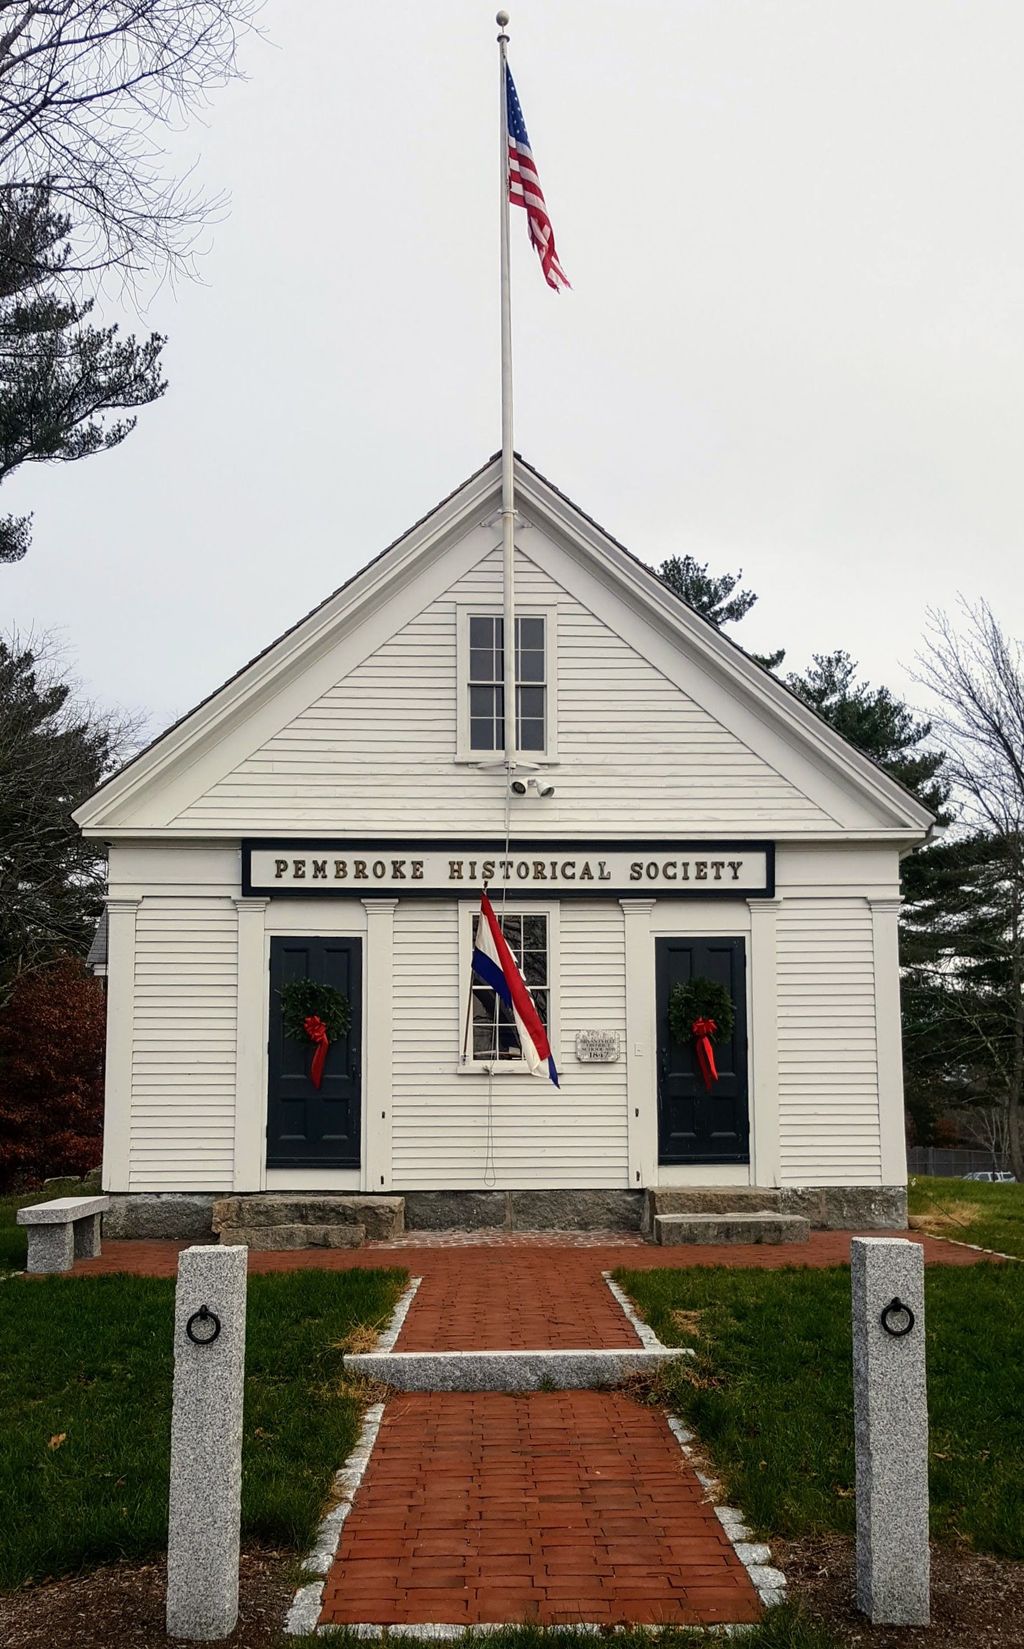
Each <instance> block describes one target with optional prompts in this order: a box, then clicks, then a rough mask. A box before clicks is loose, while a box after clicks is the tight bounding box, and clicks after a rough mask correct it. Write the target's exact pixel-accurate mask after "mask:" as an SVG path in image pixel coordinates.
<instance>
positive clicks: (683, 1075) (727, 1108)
mask: <svg viewBox="0 0 1024 1649" xmlns="http://www.w3.org/2000/svg"><path fill="white" fill-rule="evenodd" d="M654 944H655V973H656V989H657V1007H658V1161H659V1162H666V1163H673V1162H749V1161H750V1118H749V1112H748V1103H747V993H746V953H745V949H744V943H743V940H742V939H656V940H655V942H654ZM701 975H703V976H704V977H705V978H707V979H713V980H715V982H716V983H717V984H720V985H724V986H725V988H726V990H727V991H729V993H730V994H731V996H732V1001H733V1009H734V1012H735V1024H734V1025H733V1033H732V1037H731V1039H730V1041H728V1042H716V1044H715V1064H716V1066H717V1067H718V1081H717V1082H716V1083H715V1085H714V1087H713V1088H712V1089H711V1092H710V1093H709V1092H708V1091H707V1089H706V1088H705V1086H704V1081H703V1078H702V1077H701V1074H700V1071H699V1069H698V1066H697V1059H696V1054H695V1051H694V1047H693V1043H692V1041H690V1040H689V1039H688V1040H687V1041H686V1042H682V1043H679V1042H676V1040H675V1038H674V1037H673V1035H672V1032H671V1030H670V1028H669V1022H668V1002H669V996H670V995H671V992H672V989H673V987H674V986H675V985H677V984H686V983H687V981H688V980H690V979H692V978H694V977H697V976H701Z"/></svg>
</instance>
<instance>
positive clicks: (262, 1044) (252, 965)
mask: <svg viewBox="0 0 1024 1649" xmlns="http://www.w3.org/2000/svg"><path fill="white" fill-rule="evenodd" d="M269 903H270V901H269V900H268V899H236V900H235V909H236V911H237V912H238V1019H237V1028H236V1033H235V1037H236V1040H235V1162H234V1175H233V1179H232V1190H234V1191H259V1190H260V1189H261V1188H262V1184H263V1178H262V1176H263V1158H264V1142H265V1140H266V1134H267V1091H266V1080H265V1074H264V1073H265V1071H266V1064H265V1061H264V1049H265V1048H266V1043H267V1013H268V1005H269V986H268V975H267V956H266V932H265V929H266V919H265V916H264V912H265V911H266V908H267V905H268V904H269Z"/></svg>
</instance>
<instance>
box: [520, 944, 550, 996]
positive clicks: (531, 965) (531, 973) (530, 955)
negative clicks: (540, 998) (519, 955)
mask: <svg viewBox="0 0 1024 1649" xmlns="http://www.w3.org/2000/svg"><path fill="white" fill-rule="evenodd" d="M523 978H524V979H525V980H526V983H527V984H528V985H529V987H530V989H531V991H532V990H533V988H534V986H535V985H546V984H547V982H548V969H547V959H546V957H544V956H543V955H542V954H541V953H540V952H539V951H535V950H528V951H527V953H526V955H525V956H524V957H523Z"/></svg>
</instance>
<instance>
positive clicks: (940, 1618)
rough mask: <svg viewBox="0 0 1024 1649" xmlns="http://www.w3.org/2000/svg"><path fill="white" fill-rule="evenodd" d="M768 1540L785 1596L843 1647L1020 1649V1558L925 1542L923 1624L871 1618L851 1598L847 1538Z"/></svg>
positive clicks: (1023, 1624)
mask: <svg viewBox="0 0 1024 1649" xmlns="http://www.w3.org/2000/svg"><path fill="white" fill-rule="evenodd" d="M771 1547H772V1561H773V1562H774V1563H777V1564H778V1566H779V1568H780V1569H782V1570H783V1571H784V1572H785V1575H786V1579H787V1580H788V1581H789V1586H790V1596H791V1597H793V1598H796V1599H799V1600H800V1601H801V1602H802V1603H803V1604H804V1606H805V1608H806V1610H807V1612H808V1614H809V1615H811V1617H812V1618H813V1619H815V1620H817V1621H820V1622H821V1624H822V1625H823V1626H827V1627H828V1628H829V1630H830V1631H831V1632H832V1633H833V1635H834V1636H835V1637H836V1638H837V1639H838V1641H839V1642H840V1644H842V1645H843V1646H844V1649H845V1646H846V1645H853V1644H856V1645H858V1646H860V1649H1024V1563H1012V1562H1010V1561H1009V1560H1005V1559H1001V1558H995V1557H986V1556H982V1555H979V1554H978V1553H977V1552H972V1551H970V1550H969V1549H967V1548H966V1547H957V1546H949V1545H942V1546H939V1545H933V1546H932V1624H931V1626H871V1625H869V1624H868V1622H867V1621H866V1620H865V1618H864V1616H863V1615H860V1614H858V1613H857V1610H856V1609H855V1607H854V1603H853V1596H854V1545H853V1541H852V1540H850V1539H847V1538H845V1537H843V1536H840V1535H830V1536H825V1537H824V1538H821V1539H813V1540H811V1539H808V1540H773V1541H772V1543H771Z"/></svg>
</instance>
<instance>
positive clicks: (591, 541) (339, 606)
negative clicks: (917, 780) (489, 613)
mask: <svg viewBox="0 0 1024 1649" xmlns="http://www.w3.org/2000/svg"><path fill="white" fill-rule="evenodd" d="M500 464H501V454H500V453H495V454H493V455H492V456H491V457H490V458H489V459H488V460H487V461H486V462H485V463H484V464H482V465H481V466H480V467H479V469H477V470H475V471H474V472H473V474H472V475H470V476H469V477H468V479H467V480H466V481H464V482H463V483H462V484H461V485H460V486H458V487H456V488H455V489H454V490H453V491H452V492H450V493H448V494H447V495H446V496H445V497H444V498H442V499H441V500H440V502H439V503H438V504H436V505H435V506H434V507H433V509H431V510H430V511H429V512H428V513H427V514H426V515H424V516H422V517H421V518H420V519H419V520H418V521H417V522H416V523H415V524H414V525H413V526H412V527H410V528H409V529H408V530H407V531H406V532H404V533H403V534H402V535H401V536H400V537H399V538H396V539H395V540H394V541H393V542H392V543H391V544H389V545H388V546H387V547H386V548H385V549H383V550H381V551H380V552H379V553H378V554H377V555H376V556H374V557H373V558H372V560H370V561H369V562H367V563H366V564H365V566H363V567H362V568H361V569H360V570H359V571H358V572H356V573H354V574H353V575H352V576H351V577H350V578H348V579H346V580H345V582H344V583H343V584H341V585H339V586H338V588H337V589H336V590H334V591H332V593H331V594H330V595H328V596H327V597H325V599H324V600H323V601H321V602H319V603H318V604H317V606H315V607H313V608H312V609H311V610H310V611H309V612H308V613H306V614H305V615H304V617H302V618H300V619H298V620H297V621H296V622H295V623H294V624H292V625H290V626H289V628H288V629H287V630H285V631H284V632H283V634H282V635H280V636H279V637H278V638H277V639H276V640H275V641H273V642H271V643H270V644H269V645H268V646H266V647H264V648H263V649H262V650H261V651H260V652H258V653H257V654H255V655H254V657H253V658H251V659H250V660H249V661H248V662H247V663H246V664H244V665H242V666H241V668H240V669H239V670H237V671H236V672H235V673H234V674H233V675H232V676H230V677H229V678H228V679H227V680H226V681H225V682H224V683H222V685H221V686H220V687H218V688H216V689H214V691H213V692H212V693H210V694H208V695H207V696H206V697H205V698H204V699H202V700H200V702H199V703H198V704H197V705H196V706H195V707H194V708H193V709H192V710H190V711H189V712H188V713H187V714H186V715H184V716H182V717H180V718H179V719H178V720H177V721H175V722H173V723H172V724H171V725H170V726H169V727H167V728H166V729H165V730H164V731H163V732H162V733H160V734H158V735H157V737H156V738H155V739H153V740H152V741H151V743H150V744H148V745H147V746H146V747H145V748H144V749H143V750H141V751H139V752H138V753H137V754H136V755H135V756H133V757H132V758H131V759H130V760H129V761H128V762H126V763H125V764H124V766H123V767H121V768H120V769H119V770H118V771H117V772H116V773H114V774H111V776H110V777H109V778H107V779H106V780H104V782H103V784H102V785H101V786H100V787H99V789H98V790H97V791H96V792H95V793H94V794H93V795H92V796H91V797H90V798H89V799H88V800H87V801H86V802H84V803H82V804H81V806H80V807H78V808H77V809H76V810H75V813H74V815H73V817H74V818H75V820H76V822H77V823H78V824H79V825H80V826H81V828H82V829H83V830H84V831H86V832H88V833H89V834H90V835H102V834H104V831H105V829H108V828H114V829H116V826H115V825H114V821H113V816H114V815H115V813H116V811H117V810H118V809H119V808H120V806H121V805H122V803H124V802H125V801H126V800H127V799H128V798H129V797H132V796H136V795H138V794H140V793H142V792H143V791H148V790H149V788H150V786H156V785H158V784H159V783H160V780H161V776H162V775H163V773H164V772H165V770H166V769H167V768H168V767H169V766H171V765H173V766H174V767H175V768H177V767H178V765H179V763H181V764H185V763H187V762H188V760H189V759H190V754H191V752H192V751H193V750H194V748H196V747H197V746H198V744H199V743H200V741H202V740H203V739H205V738H208V737H209V736H210V734H211V732H212V731H213V730H214V729H215V728H216V726H217V725H218V724H219V723H222V722H224V721H225V719H226V718H228V717H230V716H233V715H234V714H236V713H239V712H240V711H241V709H242V707H243V706H244V705H245V704H246V703H247V701H248V700H249V698H250V695H251V694H253V693H256V692H261V693H263V694H264V695H266V693H267V692H268V691H269V690H271V689H272V686H273V682H274V679H275V678H276V677H278V676H281V675H283V674H284V672H286V671H288V672H289V673H291V672H292V671H294V670H295V669H296V668H297V667H299V666H300V665H301V661H302V658H303V656H304V655H305V654H306V653H307V652H308V651H309V650H310V649H311V648H313V647H314V646H316V645H317V643H318V642H322V639H323V637H324V635H325V633H329V634H330V636H331V639H332V640H337V639H338V637H339V634H340V633H341V631H342V629H343V626H344V625H345V624H346V622H347V621H349V620H352V619H354V618H355V617H356V615H362V613H363V612H364V610H365V608H366V606H367V604H369V603H374V604H376V603H379V602H381V601H383V600H386V599H387V596H388V591H389V588H391V587H393V586H397V585H398V584H399V583H400V581H402V580H403V578H404V577H406V576H408V575H409V573H410V571H411V569H412V567H413V566H415V565H416V564H417V563H418V562H419V561H420V560H421V559H423V558H424V557H426V556H427V555H428V554H430V553H434V554H436V553H438V552H439V550H440V549H441V548H443V546H444V544H445V543H450V542H452V541H453V540H454V539H455V538H457V537H459V536H460V535H461V534H462V533H464V532H465V531H466V530H467V523H473V522H474V521H476V520H478V519H479V512H480V510H481V508H482V507H484V506H486V504H487V503H488V502H489V500H490V499H491V495H492V494H496V493H497V492H498V490H499V488H500ZM515 466H516V487H517V504H518V505H520V506H521V507H523V506H524V507H525V509H526V511H527V512H528V513H529V514H534V513H536V514H538V516H539V517H540V518H541V519H543V522H544V525H545V526H546V527H548V528H549V529H550V528H554V529H556V530H557V531H558V532H559V534H560V537H561V538H562V540H563V541H565V540H566V539H568V540H570V541H571V542H572V545H573V547H574V548H575V549H576V550H577V551H582V552H583V553H584V554H586V555H587V557H588V559H589V560H591V562H595V561H596V562H598V563H600V564H601V568H602V572H603V573H604V574H605V575H611V576H612V577H614V578H615V581H616V583H617V584H618V585H619V586H620V590H621V593H623V594H628V597H629V599H630V600H631V602H632V604H633V605H635V606H639V607H640V608H641V609H642V610H643V612H644V616H646V617H648V618H649V619H654V620H656V621H657V622H658V623H659V624H660V625H662V626H663V627H667V628H668V630H669V631H670V633H672V634H673V635H674V639H675V641H676V642H677V644H678V642H679V641H680V640H684V639H685V640H686V641H687V642H688V643H689V644H690V645H691V646H693V645H694V644H695V643H696V644H697V648H698V650H699V651H700V652H701V653H703V654H704V656H705V658H706V660H708V661H713V662H714V664H715V665H716V666H717V668H718V669H719V670H721V671H723V672H724V673H725V674H726V675H727V676H729V677H731V678H732V682H733V685H734V686H736V687H740V688H741V689H745V690H746V691H747V692H748V693H750V694H752V696H753V697H754V698H756V699H757V700H759V701H760V704H761V707H762V709H766V710H768V711H769V712H770V713H773V714H774V715H775V717H776V718H777V719H781V720H782V721H783V722H784V723H785V724H786V727H787V730H788V732H789V733H790V736H791V737H792V736H793V735H796V737H797V738H798V739H800V740H802V742H804V743H805V744H811V745H813V748H814V752H815V754H816V755H817V756H818V758H819V759H821V758H822V757H823V758H824V759H825V760H826V761H828V762H830V763H831V764H833V765H834V766H835V767H837V768H838V769H839V770H840V771H841V773H842V775H843V777H845V779H846V782H847V783H848V784H849V783H851V782H852V783H853V785H854V788H856V789H859V790H860V791H861V792H862V793H864V794H865V795H866V796H868V797H869V798H870V799H871V800H872V801H873V802H874V804H875V806H876V807H877V806H878V805H879V804H880V803H881V805H882V807H883V810H884V811H885V813H886V814H888V815H889V816H890V817H891V823H890V824H889V826H888V828H890V829H896V830H903V831H908V830H909V831H911V832H914V833H923V832H924V831H925V830H926V829H927V828H928V826H930V825H931V824H932V823H933V815H932V814H931V813H930V812H929V811H928V810H927V809H926V808H925V807H923V806H922V805H921V803H920V802H918V801H917V799H916V798H915V797H914V796H912V795H911V793H910V792H909V791H908V790H906V789H905V788H904V787H903V786H902V785H901V784H900V783H899V782H898V781H897V780H895V779H893V778H891V777H890V776H889V775H888V774H887V773H886V772H885V771H884V770H883V769H882V768H881V767H879V766H878V765H877V763H875V762H874V761H873V760H872V759H871V758H870V757H868V756H865V755H864V754H863V753H862V752H861V751H859V750H857V749H856V748H855V747H854V746H853V745H851V744H849V743H848V742H847V741H846V740H845V739H844V738H843V737H842V736H841V735H840V734H838V733H837V732H836V731H835V729H834V728H832V727H831V726H830V724H829V723H828V722H826V721H825V720H824V718H823V717H822V716H820V715H819V714H818V713H817V712H816V711H815V710H813V709H811V708H810V707H809V706H808V705H807V704H805V703H804V701H803V700H802V699H801V698H800V697H799V696H798V695H797V694H796V693H794V692H793V690H792V689H791V688H789V687H788V686H787V685H786V684H785V683H784V682H782V681H780V680H779V679H778V678H777V677H776V676H774V675H773V674H772V673H771V672H770V671H769V670H767V669H765V667H764V666H763V665H761V664H759V663H758V662H757V661H756V660H755V659H753V658H752V657H751V656H750V655H749V654H748V653H746V652H745V651H744V649H743V648H742V647H741V646H739V644H738V643H736V642H735V641H733V640H732V639H731V638H730V637H729V636H726V635H724V634H723V633H722V631H721V630H719V629H717V628H716V627H715V626H714V625H713V624H712V623H711V622H710V621H709V620H708V619H706V618H704V617H703V616H702V615H701V614H699V613H698V612H696V611H695V610H694V609H693V608H692V607H691V606H690V605H689V604H688V603H687V602H685V601H684V600H683V599H682V597H680V596H678V595H677V594H676V593H675V592H674V591H673V590H671V589H670V588H669V587H668V585H667V584H665V583H664V582H663V581H662V579H661V578H659V577H658V575H657V574H656V573H655V572H654V571H653V570H652V569H651V568H650V567H649V566H647V565H646V563H644V562H643V561H641V560H640V559H639V557H638V556H636V555H634V554H633V552H632V551H630V550H628V549H627V548H626V547H625V545H623V544H621V543H620V542H619V541H618V540H617V539H616V538H614V537H613V536H612V535H611V534H610V533H609V532H607V530H606V529H605V528H604V527H602V526H601V525H600V524H599V523H598V522H597V521H595V520H594V519H593V517H592V516H590V515H588V514H587V513H586V512H585V511H584V510H582V509H581V508H580V507H579V505H577V504H576V503H574V502H573V500H572V499H571V498H569V497H568V495H567V494H566V493H564V492H562V491H561V490H560V489H559V488H558V487H556V486H555V485H554V483H553V482H551V481H549V480H548V479H547V477H546V476H544V475H543V474H542V473H541V472H540V471H539V470H538V469H536V468H535V467H534V466H533V465H532V464H530V463H528V462H527V460H526V459H524V458H522V457H521V456H520V455H519V454H518V453H517V454H516V455H515ZM623 586H624V587H625V588H624V589H622V587H623Z"/></svg>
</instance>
